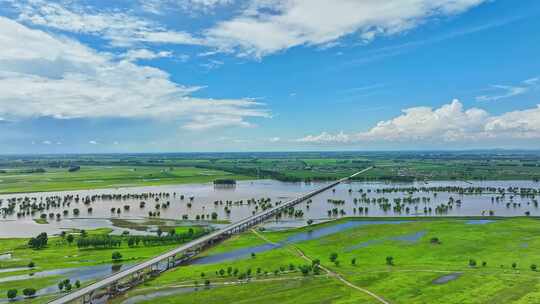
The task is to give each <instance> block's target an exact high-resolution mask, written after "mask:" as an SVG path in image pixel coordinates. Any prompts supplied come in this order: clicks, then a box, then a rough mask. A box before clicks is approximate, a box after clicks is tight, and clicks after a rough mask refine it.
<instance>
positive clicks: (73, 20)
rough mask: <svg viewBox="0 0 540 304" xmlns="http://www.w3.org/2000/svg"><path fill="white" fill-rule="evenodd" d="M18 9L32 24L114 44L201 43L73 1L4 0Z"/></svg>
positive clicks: (130, 16) (173, 32)
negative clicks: (96, 37) (81, 34)
mask: <svg viewBox="0 0 540 304" xmlns="http://www.w3.org/2000/svg"><path fill="white" fill-rule="evenodd" d="M8 2H11V4H12V5H13V6H14V7H15V8H16V9H17V10H18V11H19V12H20V14H19V20H20V21H23V22H29V23H32V24H34V25H40V26H47V27H50V28H54V29H58V30H63V31H69V32H75V33H84V34H91V35H96V36H100V37H103V38H106V39H108V40H110V41H111V43H112V44H113V45H114V46H122V47H125V46H131V45H133V44H138V43H172V44H190V45H197V44H201V43H202V41H200V40H198V39H196V38H194V37H192V36H191V35H190V34H189V33H186V32H183V31H173V30H169V29H166V28H164V27H162V26H160V25H159V24H157V23H155V22H153V21H151V20H147V19H143V18H140V17H136V16H134V15H131V14H128V13H124V12H117V11H112V12H101V11H93V10H92V9H90V8H88V7H82V6H77V5H76V4H73V3H72V4H71V5H69V6H68V5H67V4H60V3H55V2H50V1H45V0H26V1H19V0H8Z"/></svg>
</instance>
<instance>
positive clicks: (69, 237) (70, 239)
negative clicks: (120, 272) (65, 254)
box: [66, 234, 75, 245]
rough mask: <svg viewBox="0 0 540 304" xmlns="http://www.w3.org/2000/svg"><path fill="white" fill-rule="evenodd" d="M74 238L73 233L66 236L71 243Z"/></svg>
mask: <svg viewBox="0 0 540 304" xmlns="http://www.w3.org/2000/svg"><path fill="white" fill-rule="evenodd" d="M73 240H75V237H74V236H73V234H68V236H67V237H66V241H67V242H68V244H70V245H71V243H73Z"/></svg>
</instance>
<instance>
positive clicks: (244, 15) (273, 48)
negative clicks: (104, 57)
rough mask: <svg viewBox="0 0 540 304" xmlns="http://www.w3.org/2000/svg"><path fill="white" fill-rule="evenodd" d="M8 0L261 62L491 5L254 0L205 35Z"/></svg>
mask: <svg viewBox="0 0 540 304" xmlns="http://www.w3.org/2000/svg"><path fill="white" fill-rule="evenodd" d="M7 1H9V2H11V3H12V5H13V6H15V7H16V8H17V10H18V11H19V12H20V15H19V19H20V20H22V21H24V22H30V23H33V24H36V25H42V26H47V27H50V28H55V29H59V30H63V31H70V32H77V33H86V34H92V35H97V36H100V37H103V38H105V39H108V40H110V41H111V43H112V45H113V46H117V47H127V46H132V45H136V44H149V43H152V44H156V43H159V44H164V43H169V44H189V45H204V46H207V47H210V48H212V49H213V50H212V51H210V53H213V52H216V51H219V52H236V53H237V54H238V55H239V56H251V57H262V56H265V55H268V54H272V53H276V52H279V51H282V50H285V49H288V48H292V47H295V46H300V45H309V46H318V47H321V48H329V47H332V46H335V45H338V44H340V41H339V39H340V38H343V37H345V36H348V35H356V36H357V39H358V40H360V41H363V42H370V41H372V40H374V39H376V38H377V37H379V36H389V35H395V34H399V33H403V32H405V31H407V30H410V29H412V28H415V27H416V26H418V25H420V24H422V23H423V22H425V21H426V20H427V19H429V18H431V17H440V16H447V15H452V14H458V13H462V12H464V11H466V10H468V9H471V8H473V7H475V6H477V5H479V4H481V3H483V2H486V1H487V0H387V1H375V0H367V1H358V0H334V1H328V0H250V1H249V2H248V3H247V4H246V5H244V6H243V7H244V8H243V10H240V13H239V14H237V15H235V16H233V17H231V18H229V19H224V20H221V21H219V22H217V23H216V24H214V25H212V26H210V27H208V28H206V29H203V30H201V31H200V33H189V32H187V31H183V30H171V29H168V28H166V27H163V26H161V25H160V24H158V23H157V22H154V21H152V20H149V19H145V18H141V17H137V16H135V15H133V14H132V13H126V12H118V11H96V10H95V9H92V8H89V7H86V6H84V7H83V6H78V5H77V4H74V3H73V2H63V3H62V4H59V3H55V2H50V1H45V0H7ZM144 2H145V3H146V5H143V7H142V8H143V10H146V11H147V12H151V13H154V14H160V13H162V11H163V10H164V7H165V8H167V7H181V8H183V9H184V10H187V11H190V12H193V11H197V10H201V9H202V10H209V9H213V8H215V7H219V6H223V5H228V4H230V3H232V2H233V1H232V0H183V1H174V2H173V1H161V2H158V1H153V0H152V1H150V2H147V1H144ZM202 54H209V53H208V52H203V53H202Z"/></svg>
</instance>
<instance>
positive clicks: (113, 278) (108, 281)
mask: <svg viewBox="0 0 540 304" xmlns="http://www.w3.org/2000/svg"><path fill="white" fill-rule="evenodd" d="M370 169H371V167H369V168H366V169H364V170H362V171H359V172H357V173H355V174H353V175H351V176H349V177H345V178H342V179H340V180H337V181H335V182H333V183H331V184H328V185H325V186H324V187H321V188H319V189H316V190H313V191H311V192H309V193H306V194H304V195H302V196H300V197H298V198H295V199H293V200H290V201H287V202H285V203H283V204H280V205H278V206H275V207H273V208H271V209H268V210H266V211H263V212H261V213H258V214H255V215H253V216H250V217H247V218H245V219H243V220H241V221H239V222H236V223H233V224H231V225H228V226H226V227H224V228H222V229H220V230H218V231H215V232H213V233H210V234H208V235H205V236H203V237H201V238H198V239H196V240H193V241H191V242H188V243H186V244H184V245H182V246H180V247H178V248H175V249H173V250H170V251H168V252H165V253H163V254H161V255H159V256H156V257H154V258H152V259H150V260H148V261H145V262H142V263H139V264H137V265H135V266H133V267H130V268H128V269H126V270H123V271H120V272H117V273H115V274H112V275H110V276H108V277H106V278H104V279H103V280H101V281H97V282H95V283H93V284H91V285H88V286H86V287H84V288H81V289H79V290H76V291H74V292H71V293H68V294H66V295H64V296H61V297H59V298H56V299H54V300H52V301H50V302H49V303H50V304H64V303H70V302H72V301H75V300H77V299H80V298H82V297H83V296H85V295H88V294H91V293H92V292H93V291H96V290H99V289H101V288H105V287H107V286H110V285H113V284H114V283H116V282H118V281H119V280H121V279H123V278H126V277H128V276H129V275H132V274H135V273H137V272H138V271H143V270H144V269H147V268H149V267H151V266H152V265H155V264H157V263H159V262H161V261H164V260H166V259H168V258H171V257H176V256H177V255H180V254H182V253H184V252H186V251H188V250H189V249H192V248H199V247H203V246H204V245H206V244H208V243H209V242H211V241H212V240H214V239H217V238H219V237H220V236H222V235H226V234H232V233H234V232H235V231H236V230H238V229H242V228H243V227H245V226H246V225H249V224H250V223H254V222H257V221H258V220H261V219H267V218H269V217H271V216H272V215H274V214H275V213H277V212H279V211H281V210H283V209H285V208H288V207H291V206H294V205H296V204H298V203H300V202H303V201H305V200H307V199H309V198H311V197H313V196H314V195H316V194H319V193H321V192H323V191H326V190H328V189H330V188H332V187H334V186H336V185H338V184H340V183H342V182H344V181H346V180H348V179H351V178H353V177H355V176H357V175H359V174H362V173H364V172H366V171H368V170H370Z"/></svg>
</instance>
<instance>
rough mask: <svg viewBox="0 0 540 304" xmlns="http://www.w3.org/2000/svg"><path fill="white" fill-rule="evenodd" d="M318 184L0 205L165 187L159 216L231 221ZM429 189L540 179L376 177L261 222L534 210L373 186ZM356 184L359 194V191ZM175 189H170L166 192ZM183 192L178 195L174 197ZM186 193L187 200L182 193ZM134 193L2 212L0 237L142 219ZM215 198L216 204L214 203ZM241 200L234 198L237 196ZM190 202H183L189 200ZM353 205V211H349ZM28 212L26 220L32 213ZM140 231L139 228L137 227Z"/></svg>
mask: <svg viewBox="0 0 540 304" xmlns="http://www.w3.org/2000/svg"><path fill="white" fill-rule="evenodd" d="M323 184H325V183H322V182H314V183H290V182H280V181H275V180H255V181H240V182H238V184H237V185H236V186H235V187H231V188H223V187H214V185H213V184H212V183H203V184H184V185H177V186H169V185H168V186H152V187H135V188H117V189H98V190H80V191H63V192H48V193H47V192H45V193H25V194H6V195H0V200H3V205H2V206H5V205H6V203H7V199H9V198H17V197H18V198H22V197H36V198H37V201H38V202H39V201H40V200H41V198H43V201H45V198H46V197H51V196H61V197H62V196H64V195H79V196H80V197H82V198H83V197H86V196H91V195H97V194H142V193H150V192H151V193H159V192H162V193H169V194H170V196H169V197H167V198H161V199H160V200H159V203H160V204H162V203H165V202H167V201H169V202H170V204H169V207H168V208H160V209H159V212H160V218H161V219H176V220H179V219H182V216H185V215H187V216H188V218H189V219H190V220H195V219H196V216H197V215H199V216H200V215H204V216H205V217H206V218H207V219H208V218H209V216H210V214H212V213H214V212H215V213H216V214H217V215H218V220H228V221H231V222H235V221H238V220H240V219H242V218H245V217H247V216H250V215H252V214H253V213H256V212H261V211H262V210H261V209H262V208H258V209H257V208H256V205H257V204H254V203H251V204H247V200H248V199H255V200H259V199H261V198H270V202H271V204H272V205H274V204H275V203H276V202H279V201H282V202H284V201H287V200H290V199H292V198H294V197H297V196H299V195H300V194H302V193H306V192H309V191H311V190H313V189H316V188H318V187H321V186H322V185H323ZM413 186H414V187H437V186H456V187H495V188H508V187H522V188H534V189H536V190H540V183H534V182H532V181H478V182H476V181H475V182H464V181H435V182H415V183H382V182H352V183H343V184H340V185H338V186H336V187H335V191H332V190H328V191H325V192H323V193H321V194H319V195H317V196H315V197H313V198H312V202H311V203H309V204H308V203H301V204H299V205H298V206H297V207H296V209H297V210H302V212H303V216H297V217H295V216H283V217H282V218H281V219H280V220H279V221H270V222H268V223H267V224H266V226H267V227H269V228H273V229H284V228H291V227H297V226H303V225H305V223H306V220H307V219H312V220H314V222H320V221H325V220H328V219H329V218H332V219H333V218H337V217H341V216H370V217H382V216H402V217H406V216H481V215H486V217H487V215H488V214H489V211H491V212H492V213H493V214H494V215H496V216H523V215H525V212H529V214H530V215H531V216H540V210H539V208H538V207H535V204H534V203H533V201H534V200H535V199H536V200H538V196H537V197H536V198H532V197H521V196H519V195H510V194H507V195H506V196H505V197H503V198H501V199H500V200H497V201H492V198H493V197H496V196H497V194H494V193H484V194H474V195H471V194H459V193H448V192H437V195H436V196H435V195H434V193H433V192H415V193H413V194H412V195H409V194H407V193H405V192H391V193H382V192H380V193H378V192H377V191H376V189H385V188H393V187H400V188H405V187H413ZM360 190H362V192H360ZM174 193H176V195H174ZM362 194H365V198H369V199H378V198H379V199H380V198H386V199H388V200H389V203H390V204H391V205H392V206H393V205H394V202H393V200H394V199H397V198H401V199H403V198H406V197H413V198H429V201H420V202H416V203H414V204H407V205H404V206H406V207H410V210H409V212H408V213H407V212H405V211H404V210H401V211H399V212H398V211H394V210H393V209H392V208H390V209H388V208H386V209H387V210H384V209H385V208H382V206H381V205H380V204H378V203H375V202H371V203H368V202H360V201H359V202H357V204H354V203H353V201H354V199H355V198H356V199H360V198H361V196H362ZM181 195H184V199H181V198H180V196H181ZM191 197H192V198H193V200H192V201H191V200H190V198H191ZM450 197H452V198H453V199H454V200H460V201H461V203H460V204H453V206H452V208H451V209H448V210H446V211H445V212H444V214H436V213H435V211H434V210H435V208H436V206H438V205H441V204H446V203H448V201H449V200H450ZM329 200H342V201H343V202H344V203H343V204H337V205H335V204H332V203H330V202H329ZM140 201H141V199H119V200H109V199H99V200H96V201H94V202H92V203H91V204H90V205H88V206H86V205H84V204H83V203H82V202H79V203H75V202H72V203H71V204H70V206H64V207H58V208H56V207H55V208H51V210H47V211H46V212H47V213H55V214H56V213H62V212H63V211H64V210H68V215H67V216H66V217H64V216H62V219H61V220H56V219H48V221H49V224H37V223H35V222H34V221H33V219H32V217H31V216H30V215H27V216H23V217H21V218H17V216H16V215H9V216H6V217H4V218H2V219H0V238H1V237H3V238H5V237H30V236H35V235H37V234H38V233H40V232H47V233H49V234H55V233H59V232H60V231H62V230H66V229H70V228H79V229H92V228H98V227H113V226H112V223H111V222H110V221H109V220H108V219H109V218H121V219H131V220H133V219H142V218H146V217H148V213H149V212H150V211H151V212H154V211H157V209H155V204H156V202H155V201H154V199H147V200H146V206H145V207H144V208H140V206H139V203H140ZM216 201H217V202H218V203H217V204H216V203H215V202H216ZM226 201H231V202H232V203H231V204H230V205H229V206H228V208H229V209H230V210H231V211H230V213H229V214H227V212H226V209H225V207H226V205H227V202H226ZM240 201H242V202H240ZM189 205H190V206H189ZM124 206H129V210H125V209H124ZM88 207H92V209H93V211H92V212H91V213H89V212H88V211H87V208H88ZM360 207H362V208H367V209H368V211H367V212H365V211H364V212H362V213H360V212H359V209H360ZM75 208H77V209H79V210H80V215H79V216H74V215H73V209H75ZM111 208H117V209H122V211H121V213H120V214H117V213H116V212H115V213H111ZM334 208H336V209H338V210H339V213H338V214H331V215H330V216H329V215H328V211H330V210H332V209H334ZM424 208H431V209H432V210H433V212H432V213H424V212H423V210H424ZM355 209H356V212H355ZM38 217H39V214H38V213H36V214H35V215H34V218H38ZM113 228H114V229H115V232H114V233H121V232H122V231H124V230H127V229H120V228H115V227H113ZM130 233H132V234H137V233H138V232H136V231H130ZM139 233H141V232H139Z"/></svg>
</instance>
